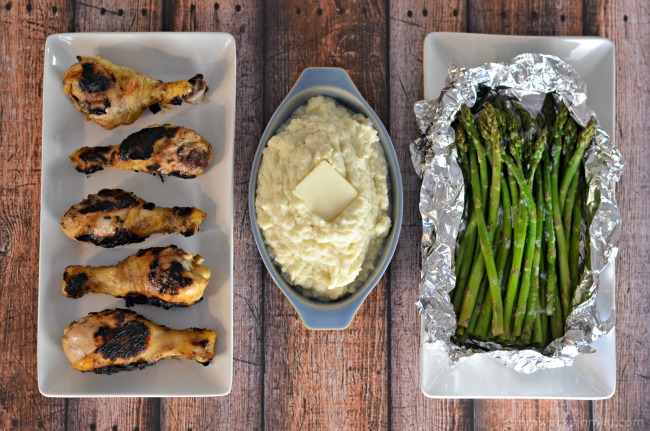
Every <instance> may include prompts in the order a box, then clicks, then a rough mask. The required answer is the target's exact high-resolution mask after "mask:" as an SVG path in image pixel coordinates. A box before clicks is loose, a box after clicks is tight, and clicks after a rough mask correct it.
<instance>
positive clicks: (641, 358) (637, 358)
mask: <svg viewBox="0 0 650 431" xmlns="http://www.w3.org/2000/svg"><path fill="white" fill-rule="evenodd" d="M594 9H595V10H596V11H598V12H599V14H598V15H597V19H596V20H595V22H596V23H597V24H594V25H593V26H594V27H595V28H599V29H600V28H602V29H603V30H604V33H603V35H604V36H605V37H608V38H610V39H612V40H614V41H615V43H616V130H615V131H612V132H613V133H612V135H613V136H614V138H615V140H616V142H617V144H618V147H619V148H620V149H621V152H622V153H623V159H624V161H625V169H624V172H623V176H622V178H621V182H620V183H619V186H618V189H617V197H618V201H619V205H620V208H621V214H622V216H623V231H622V235H621V240H620V245H621V247H620V252H619V256H618V258H617V260H616V366H617V371H618V372H617V381H616V393H615V394H614V396H613V397H612V398H611V399H609V400H606V401H596V402H594V408H593V411H594V417H593V419H594V429H596V430H598V429H602V430H610V429H634V430H647V429H648V428H650V410H649V409H648V405H650V390H649V389H648V382H649V381H650V349H649V348H648V340H649V339H650V333H649V332H650V331H649V325H648V316H649V315H650V292H649V291H648V287H647V286H648V280H649V279H650V267H649V266H648V262H650V246H649V244H650V201H649V200H648V196H649V194H648V188H649V187H650V173H649V172H648V158H649V157H650V148H649V147H648V144H647V143H648V141H650V128H649V127H648V118H650V110H649V109H648V100H649V96H650V90H649V88H650V75H649V74H648V69H649V68H650V59H649V58H648V56H647V54H646V52H647V47H648V46H649V45H650V5H649V4H648V2H647V1H644V0H631V1H626V2H607V1H599V2H598V4H597V5H595V8H594Z"/></svg>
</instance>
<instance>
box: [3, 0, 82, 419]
mask: <svg viewBox="0 0 650 431" xmlns="http://www.w3.org/2000/svg"><path fill="white" fill-rule="evenodd" d="M72 20H73V16H72V10H71V8H70V7H69V5H67V4H66V3H65V2H64V1H43V2H39V3H34V4H29V6H27V4H26V3H24V2H20V3H18V2H15V3H5V2H3V3H2V6H1V7H0V70H2V72H0V73H1V74H2V77H1V78H0V81H1V82H3V97H2V101H1V102H0V160H2V162H1V164H2V169H0V304H2V307H0V429H5V430H6V429H11V428H21V429H38V428H42V429H52V430H56V429H63V428H64V426H65V423H64V421H65V406H66V403H65V400H61V399H52V398H44V397H42V396H41V395H40V394H39V391H38V386H37V378H36V320H37V292H38V253H39V248H38V239H39V224H40V219H39V211H38V208H39V202H40V190H41V188H40V180H41V137H40V130H41V120H42V92H43V88H42V82H43V81H42V78H43V57H44V54H43V50H44V46H45V39H46V37H47V36H48V35H49V34H50V33H56V32H61V31H69V30H70V29H71V27H72ZM18 125H19V126H18Z"/></svg>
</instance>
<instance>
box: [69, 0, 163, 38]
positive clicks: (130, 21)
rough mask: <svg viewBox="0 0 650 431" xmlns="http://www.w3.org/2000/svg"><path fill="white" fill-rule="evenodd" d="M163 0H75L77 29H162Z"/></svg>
mask: <svg viewBox="0 0 650 431" xmlns="http://www.w3.org/2000/svg"><path fill="white" fill-rule="evenodd" d="M161 3H162V0H137V1H128V2H127V1H121V0H83V1H75V2H74V5H75V31H79V32H81V31H160V30H161V29H162V7H161V6H162V5H161Z"/></svg>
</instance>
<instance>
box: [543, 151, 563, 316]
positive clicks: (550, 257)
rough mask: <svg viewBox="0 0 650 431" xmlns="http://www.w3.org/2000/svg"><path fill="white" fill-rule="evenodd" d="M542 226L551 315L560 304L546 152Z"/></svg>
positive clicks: (547, 307) (547, 295)
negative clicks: (557, 298) (557, 301)
mask: <svg viewBox="0 0 650 431" xmlns="http://www.w3.org/2000/svg"><path fill="white" fill-rule="evenodd" d="M543 170H544V172H543V175H544V178H543V179H544V210H545V211H544V212H545V217H544V226H545V229H544V230H545V231H546V232H545V236H546V244H547V247H546V265H547V267H546V314H548V315H549V316H551V315H553V313H554V311H555V309H556V307H557V308H558V309H559V310H560V314H561V310H562V309H561V308H560V304H559V303H556V302H555V290H556V279H555V261H556V259H557V248H556V246H555V229H554V228H553V201H552V196H551V162H550V158H549V157H548V154H545V155H544V167H543Z"/></svg>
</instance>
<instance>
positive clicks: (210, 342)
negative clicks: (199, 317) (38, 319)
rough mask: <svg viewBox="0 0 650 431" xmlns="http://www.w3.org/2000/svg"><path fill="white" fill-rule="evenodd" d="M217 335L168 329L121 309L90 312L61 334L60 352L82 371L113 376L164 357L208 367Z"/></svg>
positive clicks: (207, 331) (212, 332)
mask: <svg viewBox="0 0 650 431" xmlns="http://www.w3.org/2000/svg"><path fill="white" fill-rule="evenodd" d="M216 343H217V333H216V332H214V331H211V330H209V329H198V328H189V329H180V330H179V329H171V328H168V327H166V326H162V325H157V324H155V323H153V322H151V321H150V320H148V319H146V318H145V317H143V316H141V315H139V314H137V313H135V312H133V311H130V310H123V309H119V308H117V309H112V310H104V311H100V312H99V313H90V314H88V315H87V316H86V317H83V318H81V319H79V320H77V321H75V322H72V323H71V324H70V325H68V326H67V327H66V328H65V330H64V331H63V339H62V345H63V352H64V353H65V356H66V357H67V358H68V360H69V361H70V364H72V366H73V367H74V368H75V369H77V370H79V371H83V372H88V371H92V372H93V373H96V374H113V373H116V372H119V371H131V370H140V369H142V368H144V367H146V366H148V365H153V364H155V363H156V362H158V361H159V360H161V359H165V358H185V359H190V360H194V361H197V362H198V363H200V364H203V365H208V364H209V363H210V361H211V360H212V358H213V357H214V353H215V345H216Z"/></svg>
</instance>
